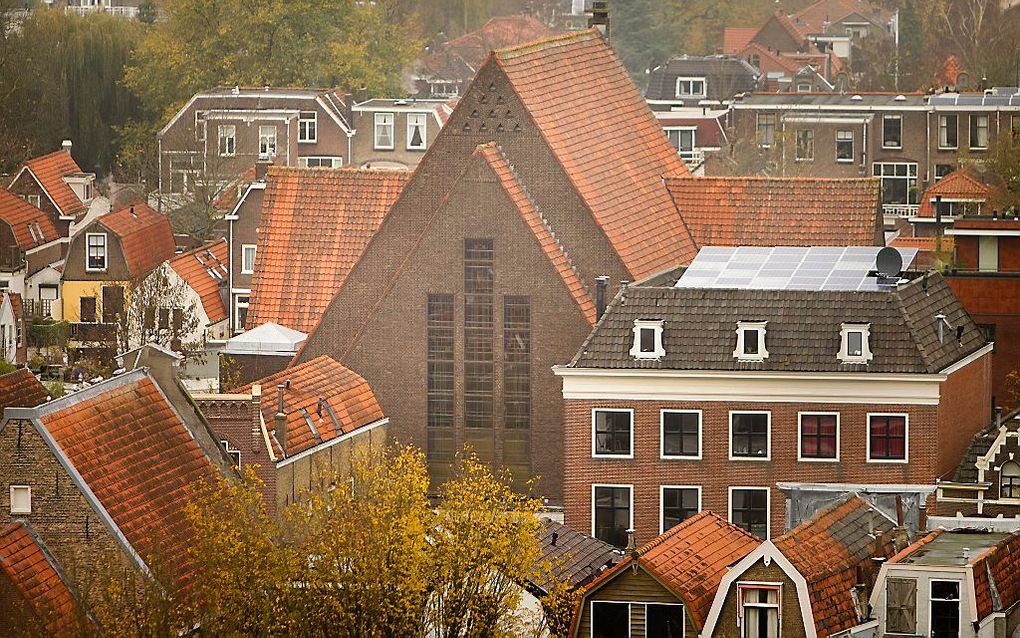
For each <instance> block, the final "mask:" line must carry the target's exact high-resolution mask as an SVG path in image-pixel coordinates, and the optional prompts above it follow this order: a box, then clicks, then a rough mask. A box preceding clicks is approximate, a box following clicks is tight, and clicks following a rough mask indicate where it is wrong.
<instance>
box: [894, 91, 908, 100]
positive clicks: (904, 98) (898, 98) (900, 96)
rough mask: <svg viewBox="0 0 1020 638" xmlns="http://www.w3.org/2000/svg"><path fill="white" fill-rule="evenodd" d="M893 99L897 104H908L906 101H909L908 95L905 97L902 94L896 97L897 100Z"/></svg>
mask: <svg viewBox="0 0 1020 638" xmlns="http://www.w3.org/2000/svg"><path fill="white" fill-rule="evenodd" d="M893 99H894V100H896V101H897V102H906V101H907V96H906V95H903V94H902V93H901V94H899V95H897V96H896V97H895V98H893Z"/></svg>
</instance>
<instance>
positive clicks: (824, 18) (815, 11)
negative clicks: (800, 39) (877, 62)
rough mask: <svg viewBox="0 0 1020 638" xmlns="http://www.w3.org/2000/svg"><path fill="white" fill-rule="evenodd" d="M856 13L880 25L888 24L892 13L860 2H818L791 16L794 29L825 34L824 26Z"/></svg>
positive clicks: (873, 4) (819, 0)
mask: <svg viewBox="0 0 1020 638" xmlns="http://www.w3.org/2000/svg"><path fill="white" fill-rule="evenodd" d="M854 13H858V14H860V15H862V16H865V17H869V18H873V19H875V20H877V21H878V22H879V23H880V24H884V23H885V22H888V20H889V19H890V18H891V17H892V13H891V12H890V11H888V10H887V9H885V8H883V7H881V6H879V4H878V3H872V2H862V0H818V2H815V3H814V4H811V5H809V6H807V7H805V8H803V9H801V10H800V11H798V12H797V13H795V14H794V15H793V20H794V23H795V25H796V28H797V29H799V30H800V31H803V32H805V33H811V34H815V33H825V32H826V25H828V24H833V23H836V22H839V21H840V20H842V19H843V18H846V17H847V16H849V15H852V14H854Z"/></svg>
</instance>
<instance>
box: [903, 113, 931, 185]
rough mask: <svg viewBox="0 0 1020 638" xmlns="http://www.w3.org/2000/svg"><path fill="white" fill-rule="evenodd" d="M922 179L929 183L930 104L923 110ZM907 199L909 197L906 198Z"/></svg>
mask: <svg viewBox="0 0 1020 638" xmlns="http://www.w3.org/2000/svg"><path fill="white" fill-rule="evenodd" d="M924 127H925V135H924V181H925V184H930V183H931V106H930V105H929V106H928V109H927V110H926V111H925V112H924ZM907 201H909V199H908V200H907Z"/></svg>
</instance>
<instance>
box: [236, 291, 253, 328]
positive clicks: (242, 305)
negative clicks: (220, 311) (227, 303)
mask: <svg viewBox="0 0 1020 638" xmlns="http://www.w3.org/2000/svg"><path fill="white" fill-rule="evenodd" d="M242 298H246V299H248V301H245V302H243V303H242V302H241V299H242ZM249 307H251V293H247V294H243V295H242V294H238V295H234V330H235V331H238V332H240V331H242V330H244V324H241V325H238V320H239V319H240V318H241V313H240V312H239V311H240V310H241V308H244V309H245V311H246V312H245V317H246V318H247V310H248V308H249Z"/></svg>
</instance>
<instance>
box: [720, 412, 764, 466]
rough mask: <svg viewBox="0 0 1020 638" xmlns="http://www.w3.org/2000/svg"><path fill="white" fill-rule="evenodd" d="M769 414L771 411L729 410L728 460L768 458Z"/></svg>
mask: <svg viewBox="0 0 1020 638" xmlns="http://www.w3.org/2000/svg"><path fill="white" fill-rule="evenodd" d="M771 415H772V413H771V412H730V460H735V459H761V460H768V458H769V421H770V420H771Z"/></svg>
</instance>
